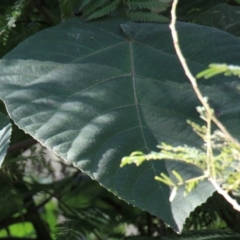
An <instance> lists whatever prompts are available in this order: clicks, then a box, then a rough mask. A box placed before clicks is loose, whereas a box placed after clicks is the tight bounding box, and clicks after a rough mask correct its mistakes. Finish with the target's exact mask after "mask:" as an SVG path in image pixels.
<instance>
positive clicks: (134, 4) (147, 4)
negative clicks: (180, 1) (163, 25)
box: [128, 0, 168, 10]
mask: <svg viewBox="0 0 240 240" xmlns="http://www.w3.org/2000/svg"><path fill="white" fill-rule="evenodd" d="M128 7H129V9H130V10H137V9H150V10H151V9H163V10H164V9H166V8H167V7H168V4H166V3H163V2H160V1H158V0H156V1H129V2H128Z"/></svg>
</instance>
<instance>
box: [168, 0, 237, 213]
mask: <svg viewBox="0 0 240 240" xmlns="http://www.w3.org/2000/svg"><path fill="white" fill-rule="evenodd" d="M177 3H178V0H174V1H173V4H172V10H171V16H172V20H171V24H170V29H171V34H172V38H173V44H174V48H175V50H176V53H177V56H178V58H179V60H180V62H181V64H182V67H183V69H184V71H185V74H186V76H187V77H188V79H189V80H190V82H191V84H192V87H193V89H194V91H195V93H196V95H197V97H198V99H199V100H200V101H201V103H202V105H203V106H204V108H205V110H206V113H207V116H206V117H207V119H209V121H213V122H214V123H215V124H216V125H217V126H218V128H219V129H220V130H221V131H222V132H223V133H224V134H225V136H226V138H227V139H228V140H229V141H230V142H233V143H237V144H239V143H238V141H237V140H236V139H234V138H233V137H232V136H231V134H230V133H229V132H228V131H227V130H226V128H225V127H224V126H223V125H222V124H221V123H220V122H219V121H218V119H217V118H216V117H215V116H214V115H213V113H212V110H211V108H210V106H209V104H208V103H207V102H206V101H205V99H204V97H203V95H202V93H201V92H200V90H199V88H198V85H197V81H196V78H195V77H194V76H193V74H192V73H191V71H190V69H189V67H188V65H187V63H186V59H185V58H184V56H183V54H182V51H181V49H180V46H179V40H178V34H177V30H176V19H177V17H176V8H177ZM207 122H208V121H207ZM208 134H209V133H208ZM207 140H208V139H207ZM208 141H211V140H210V139H209V140H208ZM210 143H211V142H210ZM208 150H211V149H208ZM207 153H208V154H212V153H210V152H207ZM208 180H209V181H210V182H211V183H212V185H213V186H214V188H215V189H216V190H217V192H218V193H219V194H221V195H222V196H223V197H224V198H225V199H226V200H227V201H228V202H229V203H230V204H231V205H232V206H233V208H234V209H236V210H237V211H239V212H240V205H239V204H238V202H237V201H236V200H235V199H233V198H232V197H231V196H230V195H229V194H228V193H227V192H226V191H225V190H224V189H222V188H221V187H220V186H219V185H218V184H217V182H216V181H215V179H213V178H212V177H210V178H208Z"/></svg>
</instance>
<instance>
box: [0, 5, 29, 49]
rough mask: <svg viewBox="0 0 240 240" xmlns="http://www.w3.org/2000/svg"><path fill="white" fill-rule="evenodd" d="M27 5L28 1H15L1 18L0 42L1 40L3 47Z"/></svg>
mask: <svg viewBox="0 0 240 240" xmlns="http://www.w3.org/2000/svg"><path fill="white" fill-rule="evenodd" d="M28 3H29V1H27V0H25V1H24V0H18V1H16V2H15V4H14V5H13V6H12V7H10V8H8V9H7V11H6V13H5V15H4V16H2V17H1V18H2V19H1V21H0V40H2V42H3V44H4V45H5V44H6V42H7V39H8V37H9V34H10V31H11V29H12V28H14V27H15V26H16V21H17V20H18V19H19V18H20V16H21V15H22V13H23V11H24V9H25V7H26V6H27V4H28ZM1 38H2V39H1Z"/></svg>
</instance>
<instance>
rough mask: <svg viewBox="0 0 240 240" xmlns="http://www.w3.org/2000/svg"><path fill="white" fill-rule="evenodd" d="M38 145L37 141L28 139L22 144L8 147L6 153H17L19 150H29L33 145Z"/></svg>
mask: <svg viewBox="0 0 240 240" xmlns="http://www.w3.org/2000/svg"><path fill="white" fill-rule="evenodd" d="M36 143H38V141H37V140H36V139H33V138H30V139H27V140H24V141H22V142H19V143H17V144H14V145H12V146H10V147H9V148H8V151H7V153H10V154H12V153H17V152H19V151H20V150H23V149H26V148H29V147H30V146H32V145H34V144H36Z"/></svg>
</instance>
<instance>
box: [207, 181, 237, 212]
mask: <svg viewBox="0 0 240 240" xmlns="http://www.w3.org/2000/svg"><path fill="white" fill-rule="evenodd" d="M208 180H209V182H211V183H212V185H213V186H214V188H215V189H216V190H217V192H218V193H219V194H221V195H222V196H223V197H224V198H225V199H226V200H227V201H228V202H229V203H230V204H231V205H232V206H233V208H234V209H236V210H237V211H239V212H240V205H239V204H238V202H237V201H236V200H235V199H233V198H232V197H231V196H230V195H229V194H228V193H227V192H226V191H225V190H224V189H222V188H221V187H220V186H219V185H218V184H217V182H216V181H215V180H214V179H213V178H211V177H210V178H209V179H208Z"/></svg>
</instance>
